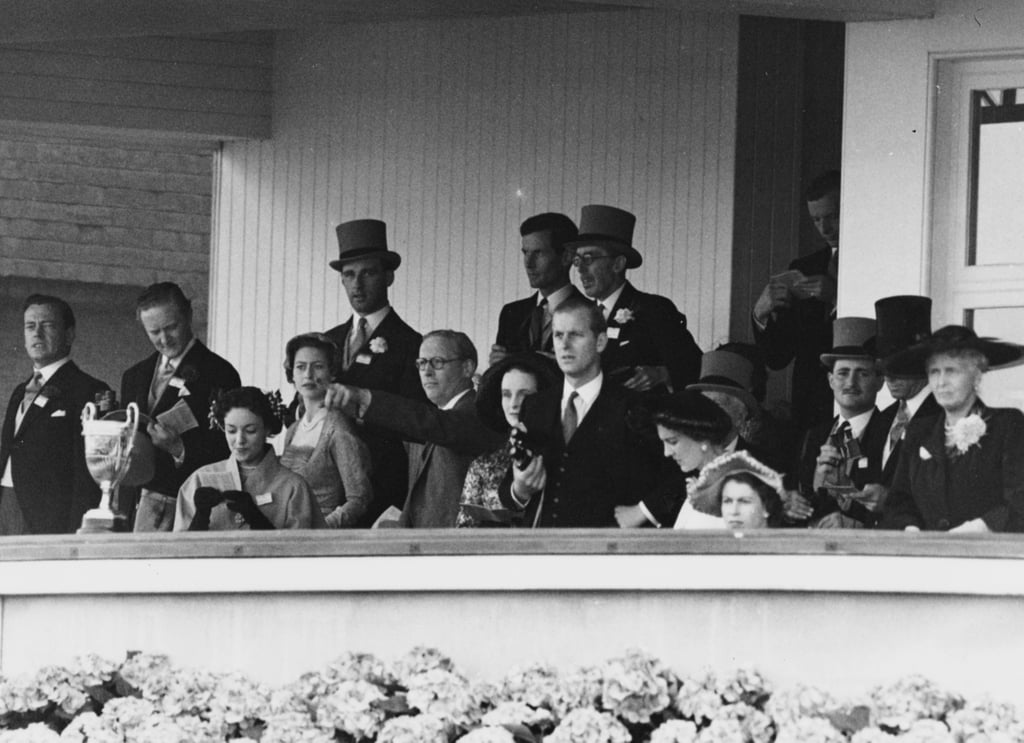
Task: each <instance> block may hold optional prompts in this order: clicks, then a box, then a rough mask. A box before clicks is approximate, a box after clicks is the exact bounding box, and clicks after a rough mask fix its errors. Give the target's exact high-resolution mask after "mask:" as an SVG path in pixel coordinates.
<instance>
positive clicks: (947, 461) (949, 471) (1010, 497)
mask: <svg viewBox="0 0 1024 743" xmlns="http://www.w3.org/2000/svg"><path fill="white" fill-rule="evenodd" d="M978 410H979V412H980V413H981V416H982V418H983V419H984V420H985V424H986V426H987V429H988V430H987V431H986V433H985V435H984V436H983V437H982V438H981V441H980V442H978V444H976V445H975V446H972V447H971V448H970V449H968V450H967V451H966V452H965V453H963V454H958V455H957V456H950V455H949V454H948V453H947V452H946V434H945V422H946V417H945V415H936V416H931V417H928V418H923V419H920V420H919V419H918V418H917V416H915V417H914V419H913V420H911V421H910V425H908V426H907V431H906V435H905V436H904V437H903V451H902V452H901V454H900V460H899V463H898V464H897V465H896V476H895V478H894V479H893V484H892V488H891V489H890V490H889V498H888V500H887V501H886V503H885V509H884V512H883V518H882V526H884V527H886V528H890V529H903V528H904V527H907V526H917V527H919V528H921V529H926V530H934V531H945V530H947V529H951V528H953V527H954V526H959V525H960V524H962V523H964V522H965V521H971V520H972V519H976V518H981V519H983V520H984V521H985V523H986V524H987V525H988V528H989V529H991V530H992V531H1007V532H1019V531H1024V414H1022V413H1021V412H1020V411H1019V410H1017V409H1015V408H989V407H986V406H985V405H983V404H981V403H980V401H979V405H978ZM924 452H927V455H925V454H924Z"/></svg>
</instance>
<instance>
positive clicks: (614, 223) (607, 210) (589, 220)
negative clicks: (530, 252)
mask: <svg viewBox="0 0 1024 743" xmlns="http://www.w3.org/2000/svg"><path fill="white" fill-rule="evenodd" d="M635 225H636V217H635V216H634V215H632V214H630V213H629V212H627V211H626V210H625V209H618V208H616V207H614V206H604V205H602V204H588V205H587V206H585V207H583V211H582V213H581V215H580V236H579V237H578V238H576V239H575V240H572V241H570V242H567V243H566V247H568V248H582V247H585V246H587V245H599V246H601V247H603V248H608V250H612V251H614V252H616V253H618V254H619V255H622V256H625V258H626V268H637V267H638V266H639V265H640V264H641V263H643V262H644V259H643V257H642V256H641V255H640V253H639V252H638V251H637V249H636V248H634V247H633V227H634V226H635Z"/></svg>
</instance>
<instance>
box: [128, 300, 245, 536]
mask: <svg viewBox="0 0 1024 743" xmlns="http://www.w3.org/2000/svg"><path fill="white" fill-rule="evenodd" d="M135 314H136V316H137V317H138V320H139V324H140V325H141V326H142V329H143V330H144V331H145V332H146V337H147V338H149V341H150V343H151V344H152V345H153V353H152V354H150V355H149V356H147V357H146V358H145V359H143V360H142V361H140V362H139V363H137V364H135V365H134V366H132V367H131V368H130V369H128V370H127V371H126V372H125V373H124V374H123V375H122V376H121V402H122V404H123V405H127V404H128V403H130V402H134V403H136V404H137V405H138V406H139V410H140V411H141V412H143V413H145V414H146V415H148V416H149V421H147V425H146V432H147V433H148V434H149V436H150V439H151V440H152V443H153V455H154V458H153V477H152V478H151V479H150V480H149V481H148V482H146V483H144V484H143V485H142V487H141V491H140V492H139V491H136V490H135V489H134V488H131V489H130V488H126V487H123V488H121V490H120V491H119V493H118V497H119V499H120V501H121V502H120V503H118V510H120V511H121V512H123V513H124V515H125V516H126V517H128V519H129V521H130V522H131V521H134V530H135V531H139V532H141V531H171V528H172V527H173V526H174V514H175V511H176V508H177V501H178V489H179V488H181V486H182V484H183V483H184V482H185V480H187V479H188V477H189V475H191V474H192V473H193V472H195V471H196V470H197V469H199V468H200V467H202V466H203V465H206V464H212V463H213V462H218V461H220V460H222V459H226V458H227V456H228V454H229V453H230V452H229V450H228V446H227V443H226V442H225V441H224V434H223V433H222V432H221V431H218V430H216V429H214V428H212V427H211V426H210V422H209V414H210V402H211V398H212V397H214V396H216V395H219V394H221V393H223V392H227V391H228V390H231V389H234V388H235V387H239V386H241V384H242V382H241V380H240V379H239V376H238V372H237V371H236V370H235V367H234V366H232V365H231V363H230V362H229V361H227V360H226V359H223V358H221V357H220V356H219V355H217V354H215V353H214V352H213V351H211V350H210V349H209V348H207V347H206V346H205V345H203V343H202V342H201V341H200V340H199V339H198V338H196V337H195V336H194V335H193V333H192V302H191V301H190V300H189V299H188V298H187V297H186V296H185V293H184V292H183V291H182V290H181V287H179V286H178V285H177V284H174V283H172V282H169V281H165V282H160V283H157V284H153V285H151V286H149V287H147V288H146V290H145V291H144V292H142V294H140V295H139V297H138V298H137V299H136V301H135ZM140 427H141V426H140ZM136 509H137V510H136ZM133 511H134V517H133V513H132V512H133Z"/></svg>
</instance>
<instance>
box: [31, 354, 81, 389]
mask: <svg viewBox="0 0 1024 743" xmlns="http://www.w3.org/2000/svg"><path fill="white" fill-rule="evenodd" d="M69 361H71V357H70V356H65V357H64V358H62V359H57V360H56V361H54V362H53V363H52V364H47V365H46V366H41V367H39V368H38V369H33V370H32V376H35V374H36V372H39V375H40V376H41V377H42V378H43V384H46V383H47V382H49V381H50V377H52V376H53V375H54V374H56V373H57V370H58V369H60V368H61V367H62V366H64V364H66V363H68V362H69Z"/></svg>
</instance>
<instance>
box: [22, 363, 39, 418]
mask: <svg viewBox="0 0 1024 743" xmlns="http://www.w3.org/2000/svg"><path fill="white" fill-rule="evenodd" d="M42 388H43V374H42V372H38V371H37V372H36V373H35V374H33V375H32V379H30V380H29V381H28V384H26V385H25V396H24V397H23V398H21V414H22V415H24V414H25V411H26V410H28V406H29V405H31V404H32V401H33V400H35V399H36V395H38V394H39V390H41V389H42Z"/></svg>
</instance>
